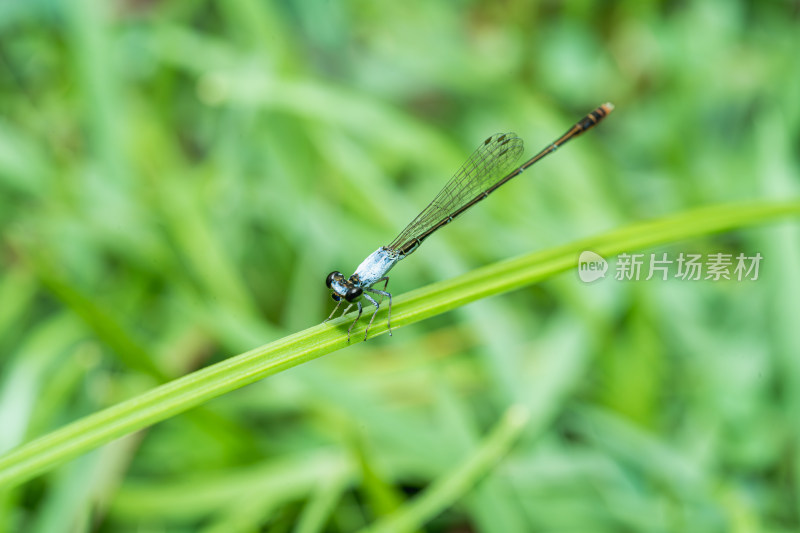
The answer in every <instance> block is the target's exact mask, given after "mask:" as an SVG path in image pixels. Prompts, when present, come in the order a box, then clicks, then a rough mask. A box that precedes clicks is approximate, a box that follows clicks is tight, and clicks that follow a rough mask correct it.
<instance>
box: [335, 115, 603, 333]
mask: <svg viewBox="0 0 800 533" xmlns="http://www.w3.org/2000/svg"><path fill="white" fill-rule="evenodd" d="M613 110H614V106H613V105H612V104H610V103H606V104H603V105H601V106H600V107H598V108H597V109H595V110H594V111H592V112H591V113H589V114H588V115H586V116H585V117H583V118H582V119H580V120H579V121H578V122H577V123H576V124H575V125H574V126H572V127H571V128H570V129H569V130H568V131H567V132H566V133H565V134H564V135H562V136H561V137H559V138H558V139H557V140H555V141H554V142H553V143H551V144H550V145H549V146H547V147H546V148H545V149H543V150H542V151H541V152H539V153H538V154H536V155H535V156H533V157H532V158H530V159H529V160H527V161H526V162H525V163H523V164H522V165H521V166H517V167H515V165H516V162H517V160H518V159H519V158H520V156H521V155H522V151H523V143H522V139H520V138H519V137H517V136H516V135H515V134H514V133H497V134H495V135H492V136H491V137H489V138H487V139H486V140H485V141H483V143H482V144H481V145H480V146H479V147H478V149H477V150H475V152H474V153H473V154H472V155H471V156H470V157H469V159H467V162H466V163H464V165H463V166H462V167H461V168H460V169H459V170H458V172H456V173H455V175H454V176H453V177H452V178H451V179H450V181H448V182H447V185H445V186H444V188H443V189H442V190H441V191H440V192H439V194H437V195H436V197H435V198H434V199H433V201H432V202H431V203H430V204H428V207H426V208H425V209H423V210H422V212H421V213H420V214H419V215H417V218H415V219H414V220H412V221H411V223H410V224H409V225H408V226H406V229H404V230H403V231H402V232H401V233H400V235H398V236H397V238H396V239H395V240H393V241H392V243H391V244H389V245H387V246H381V247H380V248H378V249H377V250H375V251H374V252H373V253H372V254H370V256H369V257H367V258H366V259H364V261H362V263H361V264H360V265H358V268H357V269H356V271H355V273H354V274H353V275H352V276H350V277H349V278H345V277H344V275H342V273H341V272H331V273H330V274H329V275H328V278H327V279H326V280H325V284H326V285H327V286H328V288H329V289H331V291H333V292H332V294H331V297H333V299H334V301H336V302H337V303H336V307H335V308H334V309H333V312H332V313H331V314H330V316H329V317H328V318H327V319H325V321H326V322H327V321H328V320H330V319H331V318H333V315H335V314H336V311H337V310H338V309H339V306H340V305H342V301H345V302H347V304H348V305H347V307H346V308H345V310H344V312H343V313H342V316H344V315H346V314H347V312H348V311H349V310H350V308H351V307H353V305H356V306H357V308H358V315H357V316H356V319H355V320H354V321H353V323H352V324H350V327H349V328H348V330H347V340H348V342H349V341H350V332H351V331H352V330H353V326H355V325H356V323H357V322H358V319H359V318H361V313H362V311H363V309H364V306H363V305H362V303H361V302H362V300H364V299H366V300H367V301H368V302H369V303H371V304H372V305H374V306H375V312H373V313H372V318H370V319H369V324H367V329H366V330H364V340H367V332H369V328H370V326H372V321H373V320H375V315H377V314H378V309H380V302H379V301H378V300H377V299H376V298H375V297H373V296H371V295H374V296H376V297H381V296H383V297H386V298H388V299H389V309H388V311H389V312H388V315H387V318H386V323H387V326H388V327H389V335H391V334H392V326H391V316H392V295H391V294H390V293H389V292H387V291H386V287H387V285H388V284H389V277H388V276H387V275H386V274H387V273H388V272H389V271H390V270H391V269H392V267H393V266H394V265H396V264H397V262H398V261H400V260H401V259H404V258H406V257H408V256H409V255H411V253H413V252H414V250H416V249H417V248H419V245H420V244H422V241H424V240H425V239H427V238H428V237H430V236H431V235H432V234H433V232H435V231H436V230H438V229H439V228H441V227H443V226H446V225H447V224H449V223H450V222H452V221H453V219H455V218H456V217H457V216H458V215H460V214H461V213H463V212H464V211H466V210H467V209H469V208H470V207H472V206H473V205H475V204H477V203H478V202H480V201H481V200H483V199H484V198H486V197H488V196H489V194H491V193H492V192H494V191H495V190H496V189H497V188H498V187H500V186H501V185H503V184H504V183H506V182H508V181H509V180H511V178H514V177H516V176H519V175H520V174H522V172H524V171H525V169H527V168H528V167H530V166H531V165H533V164H534V163H536V162H537V161H539V160H540V159H542V158H543V157H544V156H546V155H548V154H551V153H553V152H555V151H556V149H558V148H559V147H560V146H561V145H563V144H564V143H566V142H567V141H569V140H570V139H574V138H575V137H577V136H578V135H580V134H581V133H583V132H585V131H587V130H590V129H591V128H593V127H594V126H596V125H597V124H598V123H599V122H600V121H601V120H603V119H604V118H605V117H606V116H608V114H609V113H611V111H613ZM381 281H382V282H383V289H382V290H379V289H374V288H373V285H376V284H378V283H380V282H381Z"/></svg>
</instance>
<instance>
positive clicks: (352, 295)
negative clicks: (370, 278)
mask: <svg viewBox="0 0 800 533" xmlns="http://www.w3.org/2000/svg"><path fill="white" fill-rule="evenodd" d="M362 292H364V291H363V290H362V289H361V287H350V288H349V289H347V294H345V295H344V299H345V300H347V301H348V302H352V301H353V300H355V299H357V298H358V297H359V296H361V293H362Z"/></svg>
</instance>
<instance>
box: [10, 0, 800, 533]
mask: <svg viewBox="0 0 800 533" xmlns="http://www.w3.org/2000/svg"><path fill="white" fill-rule="evenodd" d="M799 22H800V5H798V3H797V2H789V1H784V2H781V1H773V2H745V1H738V2H737V1H721V0H712V1H700V0H696V1H684V2H655V1H648V2H638V3H635V2H628V3H595V2H581V1H579V2H571V3H569V4H561V3H556V2H458V3H431V2H424V1H419V0H411V1H408V2H402V3H367V2H358V1H352V2H323V1H320V0H309V1H305V2H259V1H256V0H232V1H229V2H225V3H223V2H186V1H180V0H177V1H170V2H166V1H164V2H159V1H143V0H139V1H136V0H128V1H125V2H122V1H119V2H113V3H111V2H100V1H97V0H76V1H72V2H67V1H65V0H62V1H55V0H30V1H21V0H18V1H8V2H4V3H2V4H0V32H2V33H0V36H1V37H0V228H2V234H1V236H0V239H1V240H0V452H2V451H7V450H9V449H11V448H13V447H15V446H17V445H20V444H22V443H24V442H27V441H29V440H30V439H32V438H34V437H36V436H39V435H42V434H45V433H47V432H48V431H51V430H53V429H55V428H57V427H60V426H62V425H63V424H65V423H68V422H70V421H73V420H76V419H78V418H80V417H82V416H84V415H86V414H89V413H92V412H95V411H97V410H99V409H101V408H103V407H106V406H108V405H112V404H114V403H116V402H119V401H121V400H123V399H126V398H130V397H133V396H135V395H136V394H138V393H141V392H143V391H145V390H148V389H150V388H152V387H153V386H155V385H156V384H158V383H160V382H163V381H165V380H168V379H171V378H173V377H176V376H179V375H183V374H185V373H187V372H190V371H192V370H194V369H197V368H200V367H203V366H206V365H208V364H211V363H213V362H216V361H219V360H222V359H225V358H226V357H229V356H231V355H233V354H236V353H239V352H242V351H244V350H248V349H250V348H253V347H255V346H258V345H261V344H264V343H266V342H269V341H272V340H275V339H278V338H281V337H283V336H285V335H287V334H289V333H291V332H294V331H297V330H299V329H302V328H305V327H308V326H311V325H313V324H316V323H318V322H319V321H321V320H322V318H324V317H326V316H327V315H328V313H329V312H330V309H331V306H332V302H331V300H330V297H329V295H328V294H327V290H326V288H325V286H324V280H325V276H326V275H327V274H328V273H329V272H330V271H331V270H341V271H343V272H346V274H348V275H349V274H350V273H351V272H352V270H353V269H354V268H355V266H357V265H358V263H360V261H361V260H362V259H363V258H364V257H365V256H366V255H367V254H369V253H370V252H372V251H373V250H374V249H376V248H377V247H378V246H380V245H382V244H386V243H388V242H389V241H390V240H391V239H392V238H393V237H394V236H395V235H396V234H397V233H398V232H399V231H400V230H401V229H402V227H403V226H404V225H405V224H406V223H407V222H408V221H410V220H411V219H412V218H413V216H414V215H416V213H417V212H418V211H419V210H420V209H421V208H422V207H424V206H425V205H426V204H427V202H428V201H429V200H430V198H432V196H433V195H434V194H435V193H436V192H437V191H438V190H439V189H440V188H441V186H442V185H443V184H444V182H445V181H446V179H447V178H448V177H449V176H450V175H451V174H452V172H453V171H454V170H455V169H456V168H457V167H458V166H459V165H460V164H461V163H462V162H463V160H464V159H465V158H466V157H467V156H468V155H469V154H470V153H471V151H472V150H473V149H474V148H475V147H476V146H477V144H478V143H479V142H480V141H481V140H482V139H484V138H485V137H486V136H487V135H489V134H491V133H494V132H499V131H515V132H517V133H518V134H519V135H520V136H521V137H522V138H523V139H525V140H526V143H527V151H526V154H528V155H531V154H532V153H534V152H535V151H537V150H538V149H539V148H540V147H542V146H544V145H545V144H546V143H548V142H550V141H551V140H552V139H554V138H555V137H556V136H557V135H559V134H561V133H562V132H563V131H564V130H566V129H567V128H568V127H569V126H570V125H571V124H572V123H574V122H575V121H576V120H577V119H578V118H580V117H581V116H583V115H584V114H585V113H586V112H588V111H590V110H591V109H593V108H594V107H595V106H596V105H598V104H600V103H602V102H604V101H611V102H613V103H614V104H615V105H616V106H617V109H616V111H615V112H614V113H613V114H612V115H611V116H610V117H609V118H608V119H607V120H606V121H604V122H603V124H602V125H600V126H599V127H598V128H597V129H596V130H594V131H592V132H591V133H590V134H587V135H586V136H584V137H581V138H580V139H578V140H576V141H574V142H573V143H570V144H569V145H568V146H567V147H565V148H564V149H563V150H561V151H559V152H558V153H556V154H554V155H553V156H552V157H549V158H547V159H546V160H545V161H543V162H542V163H540V164H537V165H536V167H534V168H533V169H531V170H530V171H529V172H528V173H526V174H525V175H524V177H522V178H520V179H519V180H515V182H514V183H512V184H510V185H508V186H507V187H504V188H503V189H501V190H499V191H498V192H497V193H495V194H494V195H493V196H492V198H491V199H490V200H488V201H486V202H485V203H483V204H482V205H481V206H480V207H479V208H476V209H475V210H474V211H472V212H470V213H469V214H468V215H465V216H464V217H463V218H462V219H460V220H459V222H458V223H457V224H454V225H452V226H449V227H448V228H447V229H446V230H443V231H442V232H441V233H440V234H437V235H436V236H435V237H433V238H431V240H430V241H428V242H426V243H425V246H424V247H423V249H422V250H421V251H420V252H418V253H417V254H415V255H413V256H412V257H411V258H409V259H408V260H406V261H403V263H402V264H401V265H400V266H399V267H398V268H397V269H396V270H394V271H393V272H392V281H391V284H390V289H391V290H392V292H393V293H394V294H402V293H403V292H406V291H407V290H410V289H413V288H417V287H420V286H422V285H425V284H427V283H430V282H432V281H436V280H441V279H446V278H449V277H453V276H455V275H458V274H460V273H463V272H467V271H469V270H471V269H474V268H476V267H479V266H482V265H486V264H488V263H491V262H494V261H497V260H501V259H504V258H508V257H512V256H516V255H520V254H522V253H525V252H529V251H531V250H536V249H546V248H548V247H551V246H556V245H559V244H563V243H566V242H569V241H571V240H574V239H577V238H580V237H585V236H589V235H594V234H597V233H600V232H602V231H606V230H610V229H613V228H615V227H618V226H620V225H623V224H626V223H630V222H634V221H636V220H643V219H647V218H651V217H654V216H658V215H662V214H669V213H674V212H679V211H682V210H685V209H689V208H693V207H699V206H704V205H713V204H716V203H721V202H727V201H733V200H750V199H770V198H771V199H789V198H797V197H798V189H800V156H798V153H800V98H798V95H800V68H799V67H800V65H799V64H798V61H797V57H796V56H797V50H798V49H800V48H799V47H800V32H798V23H799ZM648 252H649V251H648ZM652 252H658V253H663V252H667V253H669V254H670V255H671V256H677V254H678V253H680V252H696V253H716V252H728V253H734V254H736V253H739V252H744V253H745V254H746V255H754V254H755V253H761V254H762V255H763V256H764V260H763V262H762V265H761V270H760V275H759V279H758V280H757V281H754V282H734V281H731V282H710V281H707V282H700V281H698V282H686V281H683V282H682V281H675V280H673V281H668V282H662V281H658V280H651V281H648V282H645V281H639V282H628V283H625V282H619V281H614V280H612V279H607V280H604V281H602V282H597V283H596V284H592V285H585V284H583V283H581V282H580V281H579V280H578V278H577V276H576V275H575V273H574V272H573V273H568V274H564V275H561V276H558V277H556V278H554V279H552V280H550V281H548V282H546V283H542V284H540V285H538V286H536V287H532V288H529V289H526V290H522V291H518V292H516V293H513V294H510V295H504V296H501V297H498V298H494V299H490V300H484V301H481V302H478V303H475V304H472V305H470V306H467V307H465V308H462V309H459V310H457V311H455V312H452V313H448V314H446V315H444V316H440V317H436V318H434V319H431V320H429V321H427V322H424V323H421V324H416V325H413V326H411V327H408V328H403V329H401V330H398V331H397V332H396V334H395V335H394V337H391V338H390V337H388V336H385V335H384V336H381V337H378V338H375V339H371V340H370V341H369V342H367V343H363V344H358V345H355V346H353V347H352V348H350V349H347V350H344V351H341V352H339V353H336V354H335V355H331V356H328V357H327V358H324V359H321V360H318V361H315V362H312V363H310V364H308V365H305V366H302V367H299V368H296V369H294V370H291V371H289V372H285V373H283V374H280V375H277V376H274V377H272V378H270V379H268V380H265V381H263V382H261V383H258V384H256V385H252V386H249V387H246V388H244V389H241V390H239V391H236V392H234V393H231V394H228V395H226V396H224V397H221V398H219V399H217V400H215V401H213V402H210V403H208V404H206V405H205V406H203V407H202V408H198V409H195V410H193V411H190V412H188V413H186V414H184V415H180V416H176V417H174V418H172V419H170V420H168V421H166V422H164V423H161V424H158V425H157V426H154V427H152V428H150V429H148V430H146V431H143V432H140V433H138V434H136V435H132V436H130V437H127V438H124V439H122V440H120V441H117V442H115V443H113V444H111V445H108V446H105V447H103V448H101V449H99V450H97V451H95V452H92V453H90V454H87V455H85V456H83V457H81V458H80V459H78V460H75V461H72V462H70V463H68V464H66V465H64V466H62V467H59V468H57V469H55V470H53V471H51V472H49V473H47V474H45V475H43V476H40V477H38V478H36V479H35V480H33V481H31V482H29V483H27V484H25V485H23V486H20V487H17V488H14V489H12V490H6V491H0V531H12V532H16V531H35V532H55V531H102V532H117V531H120V532H127V531H137V532H151V531H152V532H161V531H300V532H310V531H345V532H346V531H355V530H358V529H360V528H362V527H365V526H367V525H369V524H372V523H375V522H376V521H380V520H382V519H384V518H385V517H387V516H391V515H392V514H393V513H402V512H403V510H404V509H407V508H409V506H411V505H413V503H412V502H413V501H414V498H415V495H419V494H422V493H424V492H425V490H426V489H428V488H430V487H432V486H435V485H436V483H441V482H442V480H443V479H444V480H447V479H448V477H447V476H449V475H451V473H452V472H453V471H454V469H457V468H458V466H459V465H462V464H464V463H465V462H467V461H469V460H470V458H472V457H475V456H476V454H477V453H478V450H480V449H481V446H483V444H484V443H485V441H484V439H486V435H487V434H488V433H489V432H491V431H492V428H495V427H496V426H497V424H498V421H499V420H500V419H501V417H502V415H503V413H504V412H507V409H508V407H509V406H510V405H515V404H516V405H518V404H521V405H525V406H527V407H528V409H530V410H531V413H532V415H531V419H530V422H529V423H528V425H527V426H526V427H525V429H524V431H523V433H522V435H521V436H520V437H519V439H518V440H517V442H516V443H514V445H513V447H511V449H510V450H509V451H508V453H507V454H505V458H504V459H503V460H502V461H500V462H499V463H498V464H497V466H496V467H495V468H493V469H491V471H490V474H489V475H488V476H486V477H484V478H482V479H480V480H479V481H477V482H475V483H474V484H473V485H474V486H471V488H469V490H466V492H465V494H464V495H463V497H459V498H458V499H457V501H455V502H454V505H452V506H450V505H447V506H446V509H445V510H444V511H443V512H441V513H437V514H436V516H435V518H433V520H431V521H427V522H426V523H425V524H424V526H421V527H419V528H414V529H413V530H426V531H447V532H456V531H457V532H462V531H489V532H493V531H498V532H512V531H598V532H600V531H704V532H705V531H741V532H744V531H758V532H761V531H765V532H767V531H768V532H783V531H785V532H788V531H796V530H798V529H800V421H799V419H800V418H799V417H798V413H800V332H798V328H797V315H798V304H797V302H798V301H800V281H799V280H798V272H800V232H799V231H798V225H797V223H796V222H793V221H789V222H785V223H781V224H772V225H769V226H764V227H758V228H750V229H747V230H742V231H737V232H734V233H729V234H726V235H722V236H718V237H713V238H711V237H710V238H707V239H703V240H697V241H692V242H683V243H676V244H675V245H673V246H669V247H664V248H659V249H658V250H652ZM501 424H502V423H501ZM498 453H500V452H498ZM503 453H505V452H503Z"/></svg>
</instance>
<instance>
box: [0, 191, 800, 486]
mask: <svg viewBox="0 0 800 533" xmlns="http://www.w3.org/2000/svg"><path fill="white" fill-rule="evenodd" d="M798 215H800V201H791V202H764V201H759V202H748V203H737V204H726V205H720V206H714V207H707V208H702V209H697V210H694V211H689V212H686V213H681V214H678V215H673V216H668V217H664V218H660V219H656V220H652V221H646V222H641V223H637V224H633V225H630V226H626V227H624V228H621V229H618V230H614V231H610V232H608V233H605V234H602V235H599V236H596V237H592V238H589V239H585V240H581V241H577V242H574V243H571V244H567V245H564V246H560V247H556V248H552V249H549V250H544V251H541V252H535V253H531V254H527V255H524V256H521V257H518V258H516V259H511V260H508V261H503V262H500V263H496V264H493V265H489V266H487V267H484V268H480V269H477V270H474V271H472V272H470V273H467V274H465V275H463V276H459V277H457V278H453V279H450V280H447V281H443V282H440V283H434V284H432V285H428V286H426V287H423V288H420V289H418V290H415V291H412V292H409V293H407V294H404V295H402V296H399V297H397V298H395V299H394V305H393V308H392V325H393V327H394V328H395V329H396V328H400V327H403V326H407V325H409V324H413V323H415V322H419V321H420V320H423V319H425V318H428V317H431V316H434V315H437V314H441V313H444V312H446V311H449V310H451V309H453V308H456V307H459V306H462V305H465V304H467V303H470V302H473V301H475V300H478V299H480V298H485V297H488V296H493V295H496V294H500V293H503V292H508V291H511V290H514V289H518V288H520V287H523V286H526V285H530V284H532V283H536V282H538V281H541V280H543V279H546V278H548V277H551V276H553V275H555V274H558V273H560V272H564V271H566V270H569V269H571V268H573V267H574V266H575V265H576V264H577V258H578V255H579V254H580V252H581V251H583V250H592V251H594V252H596V253H599V254H600V255H603V256H610V255H615V254H618V253H621V252H632V251H635V250H637V249H642V248H649V247H654V246H658V245H662V244H665V243H670V242H676V241H681V240H685V239H689V238H692V237H698V236H702V235H708V234H712V233H718V232H722V231H727V230H731V229H734V228H742V227H747V226H752V225H755V224H760V223H764V222H766V221H769V220H773V219H776V218H779V217H785V216H798ZM382 317H385V314H383V312H382ZM352 318H353V315H352V314H351V315H349V316H348V317H346V318H344V319H338V320H334V321H332V322H329V323H327V324H320V325H317V326H314V327H312V328H309V329H306V330H304V331H301V332H298V333H295V334H293V335H289V336H288V337H285V338H283V339H280V340H277V341H275V342H272V343H269V344H266V345H264V346H261V347H259V348H256V349H254V350H251V351H249V352H246V353H243V354H241V355H238V356H235V357H231V358H230V359H227V360H225V361H222V362H220V363H217V364H215V365H213V366H210V367H207V368H204V369H202V370H199V371H197V372H193V373H192V374H189V375H186V376H184V377H182V378H179V379H176V380H173V381H171V382H169V383H166V384H164V385H161V386H159V387H156V388H154V389H152V390H150V391H148V392H146V393H144V394H141V395H139V396H137V397H135V398H132V399H130V400H127V401H125V402H122V403H119V404H117V405H114V406H112V407H109V408H108V409H105V410H103V411H100V412H97V413H95V414H92V415H90V416H87V417H85V418H82V419H80V420H77V421H76V422H73V423H71V424H69V425H67V426H65V427H62V428H60V429H57V430H55V431H53V432H51V433H49V434H47V435H45V436H43V437H41V438H39V439H36V440H34V441H32V442H30V443H28V444H25V445H23V446H20V447H19V448H17V449H15V450H12V451H11V452H9V453H7V454H6V455H4V456H2V457H0V488H4V487H9V486H13V485H16V484H19V483H22V482H24V481H26V480H28V479H30V478H31V477H33V476H35V475H36V474H38V473H41V472H44V471H46V470H47V469H49V468H52V467H53V466H55V465H57V464H60V463H63V462H64V461H67V460H69V459H71V458H74V457H76V456H78V455H80V454H82V453H85V452H87V451H89V450H91V449H93V448H96V447H98V446H100V445H102V444H105V443H107V442H109V441H111V440H113V439H116V438H118V437H121V436H123V435H126V434H128V433H131V432H134V431H137V430H140V429H142V428H144V427H147V426H149V425H152V424H155V423H156V422H160V421H162V420H165V419H167V418H169V417H170V416H173V415H175V414H178V413H181V412H183V411H186V410H188V409H190V408H192V407H195V406H197V405H199V404H202V403H203V402H206V401H208V400H210V399H212V398H215V397H217V396H220V395H222V394H224V393H226V392H229V391H231V390H235V389H237V388H239V387H243V386H245V385H247V384H250V383H253V382H255V381H258V380H260V379H262V378H265V377H267V376H270V375H273V374H277V373H279V372H282V371H284V370H286V369H289V368H292V367H294V366H297V365H299V364H301V363H304V362H306V361H310V360H312V359H316V358H318V357H321V356H323V355H325V354H327V353H330V352H332V351H335V350H338V349H340V348H344V347H345V346H347V344H348V342H347V335H346V328H347V326H348V325H349V323H350V320H352ZM363 328H364V325H363V324H361V325H359V327H357V328H354V330H353V337H352V343H353V344H354V343H357V342H361V341H362V339H363V332H364V329H363ZM386 329H387V328H386V322H385V320H384V319H383V318H378V319H376V321H375V324H374V325H373V327H372V330H371V331H372V335H379V334H382V333H385V332H386Z"/></svg>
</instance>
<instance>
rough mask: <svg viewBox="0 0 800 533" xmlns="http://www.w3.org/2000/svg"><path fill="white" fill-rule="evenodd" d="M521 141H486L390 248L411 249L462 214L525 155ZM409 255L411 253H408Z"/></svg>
mask: <svg viewBox="0 0 800 533" xmlns="http://www.w3.org/2000/svg"><path fill="white" fill-rule="evenodd" d="M522 152H523V143H522V139H520V138H519V137H517V136H516V134H515V133H496V134H494V135H492V136H491V137H489V138H488V139H486V140H485V141H483V143H482V144H481V145H480V147H478V149H477V150H475V152H473V154H472V155H471V156H470V157H469V159H467V161H466V163H464V165H463V166H462V167H461V168H460V169H458V172H456V173H455V175H454V176H453V177H452V178H451V179H450V181H448V182H447V185H445V186H444V188H443V189H442V190H441V191H440V192H439V194H437V195H436V197H435V198H434V199H433V201H432V202H431V203H430V204H428V207H426V208H425V209H423V210H422V212H421V213H420V214H419V215H417V218H415V219H414V220H412V221H411V223H410V224H409V225H408V226H406V229H404V230H403V231H402V232H401V233H400V235H398V236H397V238H396V239H395V240H394V241H392V243H391V244H390V245H389V246H388V248H391V249H395V250H400V249H404V248H408V247H409V246H408V245H409V244H410V243H413V242H414V241H420V242H421V241H422V240H423V239H425V238H426V237H427V236H428V235H429V234H430V232H431V230H432V229H433V228H436V227H437V226H440V225H442V222H443V221H444V220H447V219H449V218H450V217H451V216H455V215H458V214H460V213H461V211H460V210H461V209H462V208H463V207H464V206H466V205H467V204H469V203H470V202H472V201H473V200H475V199H476V198H477V197H479V196H480V195H481V194H482V193H484V192H486V191H487V190H488V189H490V188H491V187H492V186H493V185H494V184H496V183H497V182H498V181H500V180H501V179H503V177H505V176H506V175H508V173H509V172H511V170H512V169H513V168H514V166H515V164H516V162H517V160H518V159H519V157H520V156H521V155H522ZM409 253H410V252H409Z"/></svg>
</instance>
